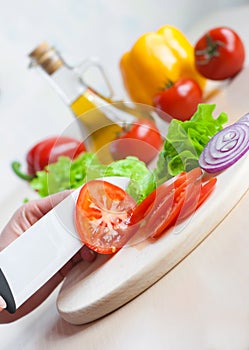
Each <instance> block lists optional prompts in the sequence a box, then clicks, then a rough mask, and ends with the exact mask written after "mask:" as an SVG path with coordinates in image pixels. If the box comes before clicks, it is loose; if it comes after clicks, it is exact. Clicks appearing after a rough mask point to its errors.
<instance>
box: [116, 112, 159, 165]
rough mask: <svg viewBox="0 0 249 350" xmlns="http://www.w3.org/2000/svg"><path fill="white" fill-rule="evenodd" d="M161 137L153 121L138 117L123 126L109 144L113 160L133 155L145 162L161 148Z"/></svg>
mask: <svg viewBox="0 0 249 350" xmlns="http://www.w3.org/2000/svg"><path fill="white" fill-rule="evenodd" d="M161 146H162V137H161V135H160V132H159V130H158V129H157V127H156V125H155V124H154V122H153V121H150V120H148V119H139V120H137V121H136V122H134V123H133V124H129V125H127V126H124V128H123V132H122V133H121V134H120V135H119V136H118V138H117V139H116V140H114V141H113V142H112V143H111V144H110V152H111V155H112V157H113V159H114V160H119V159H123V158H126V157H127V156H134V157H137V158H138V159H140V160H141V161H143V162H145V163H149V162H150V161H151V160H152V159H154V158H155V157H156V156H157V155H158V153H159V150H160V149H161Z"/></svg>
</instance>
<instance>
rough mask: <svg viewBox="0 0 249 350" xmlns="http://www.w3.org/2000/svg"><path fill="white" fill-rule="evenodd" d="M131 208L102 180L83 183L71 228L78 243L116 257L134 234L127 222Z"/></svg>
mask: <svg viewBox="0 0 249 350" xmlns="http://www.w3.org/2000/svg"><path fill="white" fill-rule="evenodd" d="M135 204H136V203H135V201H134V200H133V198H132V197H130V196H129V195H128V194H127V193H126V192H125V191H124V190H123V189H121V188H120V187H118V186H115V185H113V184H111V183H109V182H107V181H102V180H92V181H89V182H87V183H86V184H85V185H84V186H83V187H82V189H81V191H80V194H79V197H78V199H77V202H76V209H75V226H76V230H77V232H78V234H79V236H80V238H81V240H82V242H83V243H84V244H85V245H87V246H88V247H89V248H91V249H92V250H94V251H96V252H98V253H101V254H113V253H116V252H117V251H118V250H119V249H120V248H122V247H123V246H124V245H125V244H126V242H127V241H128V239H129V238H130V237H131V235H132V234H133V233H134V226H129V219H130V216H131V214H132V211H133V208H134V206H135Z"/></svg>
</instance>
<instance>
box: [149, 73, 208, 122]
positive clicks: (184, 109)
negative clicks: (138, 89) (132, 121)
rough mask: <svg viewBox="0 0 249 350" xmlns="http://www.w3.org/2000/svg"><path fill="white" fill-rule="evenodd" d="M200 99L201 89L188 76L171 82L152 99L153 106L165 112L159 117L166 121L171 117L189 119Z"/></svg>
mask: <svg viewBox="0 0 249 350" xmlns="http://www.w3.org/2000/svg"><path fill="white" fill-rule="evenodd" d="M201 101H202V91H201V88H200V86H199V84H198V83H197V82H196V81H195V80H193V79H189V78H181V79H179V80H178V81H177V82H176V83H172V85H171V86H170V87H169V88H166V89H165V90H162V91H160V92H159V93H158V94H157V95H156V96H155V97H154V99H153V102H154V106H155V107H157V108H159V109H161V110H162V111H163V112H165V113H166V115H164V114H163V115H161V117H162V118H163V119H165V120H167V121H169V120H170V119H171V118H176V119H179V120H182V121H184V120H188V119H190V118H191V117H192V115H193V114H194V112H195V111H196V109H197V106H198V104H199V103H201Z"/></svg>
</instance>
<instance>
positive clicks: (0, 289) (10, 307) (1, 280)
mask: <svg viewBox="0 0 249 350" xmlns="http://www.w3.org/2000/svg"><path fill="white" fill-rule="evenodd" d="M0 295H1V296H2V297H3V298H4V300H5V302H6V304H7V307H6V310H7V311H8V312H9V313H10V314H13V313H15V312H16V303H15V300H14V297H13V294H12V292H11V289H10V286H9V284H8V282H7V280H6V278H5V276H4V273H3V271H2V270H1V269H0Z"/></svg>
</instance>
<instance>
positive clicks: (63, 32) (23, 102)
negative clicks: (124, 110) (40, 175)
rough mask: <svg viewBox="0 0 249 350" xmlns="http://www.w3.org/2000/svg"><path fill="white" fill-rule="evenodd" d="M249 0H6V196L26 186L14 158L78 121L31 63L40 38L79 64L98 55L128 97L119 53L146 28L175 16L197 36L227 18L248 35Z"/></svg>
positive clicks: (0, 131)
mask: <svg viewBox="0 0 249 350" xmlns="http://www.w3.org/2000/svg"><path fill="white" fill-rule="evenodd" d="M247 4H248V1H247V0H209V1H205V2H202V1H197V0H174V1H170V0H154V1H151V0H126V1H121V0H84V1H80V0H60V1H59V0H50V1H48V0H35V1H34V0H22V1H17V0H9V1H3V0H0V8H1V11H0V47H1V54H0V114H1V127H0V146H1V165H2V166H1V172H0V181H1V183H2V184H3V183H4V184H5V186H3V189H2V192H1V197H0V198H1V199H2V200H5V198H9V197H10V193H9V192H10V189H11V190H13V191H15V193H17V191H18V189H19V186H20V179H18V178H16V176H15V175H14V174H13V173H12V171H11V169H10V163H11V161H12V160H15V159H19V160H22V157H24V155H25V152H26V151H27V149H28V148H29V147H30V146H31V145H32V144H34V143H35V142H36V141H37V140H38V139H41V138H43V137H46V136H48V135H51V134H59V133H61V131H62V130H63V129H64V128H66V127H67V126H68V124H69V123H70V122H71V121H72V115H71V112H70V110H69V108H67V107H66V106H65V105H64V103H63V102H62V101H61V100H60V97H59V96H58V95H57V93H56V92H55V91H54V90H53V89H52V88H51V86H50V85H49V84H48V82H47V81H46V80H45V79H44V78H43V77H42V76H40V75H39V74H38V72H37V71H36V70H35V69H33V70H30V69H28V64H29V59H28V54H29V53H30V52H31V51H32V50H33V49H34V48H35V47H36V46H37V45H38V44H39V43H40V42H42V41H47V42H48V43H49V44H51V45H53V46H55V47H56V48H57V49H58V50H59V51H60V53H61V54H62V55H63V57H64V59H65V60H66V61H67V62H68V63H69V64H72V65H74V64H78V63H80V62H81V61H83V60H84V59H86V58H88V57H97V58H98V59H99V60H100V62H101V63H102V65H103V67H104V69H105V70H106V72H107V74H108V76H109V77H110V80H111V83H112V86H113V89H114V91H115V94H116V96H117V97H121V98H126V97H125V91H124V88H123V84H122V81H121V75H120V70H119V60H120V58H121V56H122V54H123V53H124V52H125V51H127V50H129V49H130V47H131V46H132V45H133V43H134V42H135V40H136V39H137V38H138V37H139V36H140V35H141V34H143V33H145V32H149V31H156V30H157V29H159V28H160V27H161V26H163V25H165V24H172V25H174V26H176V27H178V28H179V29H181V30H182V31H183V32H184V33H185V34H186V35H187V36H188V37H189V39H190V40H191V41H192V42H193V43H194V41H195V40H196V39H197V38H198V37H199V36H200V35H202V34H203V31H204V29H205V28H207V29H209V28H208V26H209V25H210V24H215V25H221V24H226V25H231V26H232V27H234V26H235V27H236V28H234V29H237V30H238V31H239V34H241V35H242V38H243V39H244V40H245V41H246V40H249V39H248V37H249V36H248V35H246V34H247V32H248V28H247V19H245V21H244V22H243V21H240V27H239V28H237V27H238V24H237V22H236V17H237V16H236V11H238V9H239V11H240V13H241V12H242V13H244V14H245V16H246V13H247V12H246V10H247V11H248V7H247ZM244 9H245V11H244ZM214 15H215V21H214V23H213V22H212V18H213V17H212V16H214ZM228 22H229V23H228ZM11 197H12V196H11Z"/></svg>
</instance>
